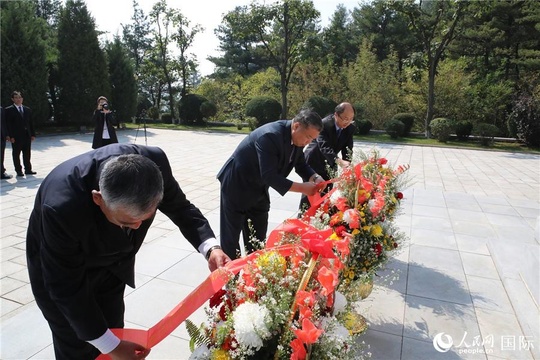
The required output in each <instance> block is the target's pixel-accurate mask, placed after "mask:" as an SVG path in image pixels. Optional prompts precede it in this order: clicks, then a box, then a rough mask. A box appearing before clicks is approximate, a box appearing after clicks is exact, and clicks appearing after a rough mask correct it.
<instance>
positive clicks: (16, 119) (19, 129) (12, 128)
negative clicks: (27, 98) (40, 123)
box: [5, 105, 36, 142]
mask: <svg viewBox="0 0 540 360" xmlns="http://www.w3.org/2000/svg"><path fill="white" fill-rule="evenodd" d="M23 109H24V110H23V114H24V115H23V116H21V113H20V112H19V110H17V107H16V106H15V105H10V106H8V107H7V108H6V110H5V111H6V125H7V132H8V135H9V136H10V137H12V138H15V141H16V142H17V141H19V142H26V141H30V138H31V137H32V136H36V132H35V131H34V123H33V121H32V110H31V109H30V108H29V107H28V106H24V105H23Z"/></svg>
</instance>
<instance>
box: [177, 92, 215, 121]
mask: <svg viewBox="0 0 540 360" xmlns="http://www.w3.org/2000/svg"><path fill="white" fill-rule="evenodd" d="M207 101H208V99H206V98H205V97H204V96H201V95H197V94H188V95H186V96H184V97H182V98H181V99H180V104H179V106H178V114H179V115H180V124H184V125H189V124H193V123H196V124H199V125H202V124H204V115H203V114H202V112H201V105H202V104H203V103H204V102H207Z"/></svg>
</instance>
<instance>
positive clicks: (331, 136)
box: [304, 115, 355, 180]
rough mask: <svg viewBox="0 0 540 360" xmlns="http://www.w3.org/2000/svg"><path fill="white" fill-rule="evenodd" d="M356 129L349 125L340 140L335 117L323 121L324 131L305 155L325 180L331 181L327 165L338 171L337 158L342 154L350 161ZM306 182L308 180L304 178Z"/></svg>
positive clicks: (342, 156) (310, 145) (314, 140)
mask: <svg viewBox="0 0 540 360" xmlns="http://www.w3.org/2000/svg"><path fill="white" fill-rule="evenodd" d="M354 131H355V127H354V125H352V124H351V125H349V126H347V127H346V128H345V129H343V130H341V135H340V137H339V139H338V136H337V132H336V121H335V119H334V115H328V116H327V117H325V118H324V119H323V129H322V131H321V132H320V133H319V136H318V137H317V138H316V139H313V141H312V142H311V143H309V145H308V146H307V147H306V150H305V151H304V155H305V157H306V162H307V163H308V164H309V166H311V167H312V168H313V170H315V171H316V172H317V174H319V175H321V176H322V177H323V178H324V179H325V180H329V179H330V178H329V175H328V172H327V171H326V164H327V163H328V164H329V165H330V167H332V168H333V169H336V158H337V156H338V154H339V153H340V152H341V158H342V159H343V160H346V161H350V160H351V159H350V157H351V156H350V153H349V151H352V148H353V135H354ZM304 180H307V179H306V178H304Z"/></svg>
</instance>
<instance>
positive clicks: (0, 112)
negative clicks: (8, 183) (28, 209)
mask: <svg viewBox="0 0 540 360" xmlns="http://www.w3.org/2000/svg"><path fill="white" fill-rule="evenodd" d="M5 115H6V114H5V111H4V108H3V107H0V123H1V124H0V125H1V126H2V131H1V134H0V137H1V140H2V152H1V153H0V156H1V158H0V159H1V161H2V174H1V178H2V180H4V179H11V175H8V174H6V168H5V167H4V155H5V153H6V141H9V137H8V135H7V126H6V116H5Z"/></svg>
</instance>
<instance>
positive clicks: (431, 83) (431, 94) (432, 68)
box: [425, 59, 437, 138]
mask: <svg viewBox="0 0 540 360" xmlns="http://www.w3.org/2000/svg"><path fill="white" fill-rule="evenodd" d="M436 71H437V62H436V61H435V60H434V59H433V60H432V61H430V62H429V75H428V98H427V111H426V119H425V127H426V138H429V137H430V136H431V131H430V130H429V124H430V123H431V120H432V119H433V112H434V110H433V109H434V107H435V72H436Z"/></svg>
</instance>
